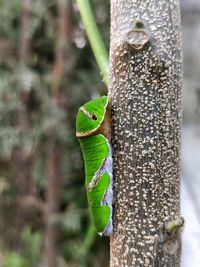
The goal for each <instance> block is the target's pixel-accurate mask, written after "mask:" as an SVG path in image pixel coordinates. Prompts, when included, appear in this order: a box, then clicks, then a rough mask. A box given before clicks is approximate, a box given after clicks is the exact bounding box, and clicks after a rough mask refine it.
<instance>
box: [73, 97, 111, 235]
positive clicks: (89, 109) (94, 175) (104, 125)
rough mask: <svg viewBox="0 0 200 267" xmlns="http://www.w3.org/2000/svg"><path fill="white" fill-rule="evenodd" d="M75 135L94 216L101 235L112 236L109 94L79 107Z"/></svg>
mask: <svg viewBox="0 0 200 267" xmlns="http://www.w3.org/2000/svg"><path fill="white" fill-rule="evenodd" d="M76 136H77V137H78V138H79V141H80V145H81V148H82V153H83V158H84V162H85V177H86V178H85V186H86V189H87V197H88V202H89V207H90V211H91V215H92V220H93V223H94V225H95V227H96V230H97V232H98V234H99V235H108V236H109V235H111V234H112V231H113V225H112V203H113V189H112V188H113V175H112V172H113V161H112V150H111V145H110V138H111V116H110V107H109V101H108V97H107V96H102V97H99V98H96V99H94V100H92V101H90V102H88V103H86V104H85V105H83V106H82V107H80V108H79V111H78V114H77V118H76Z"/></svg>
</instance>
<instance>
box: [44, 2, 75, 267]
mask: <svg viewBox="0 0 200 267" xmlns="http://www.w3.org/2000/svg"><path fill="white" fill-rule="evenodd" d="M57 9H58V17H57V44H56V50H55V64H54V67H53V79H52V97H53V102H54V104H55V105H57V106H58V107H59V108H61V109H62V108H63V104H64V101H65V100H66V99H65V96H64V95H63V93H62V91H61V82H62V79H64V75H66V62H67V60H66V54H67V55H69V49H70V36H71V30H72V25H71V15H70V11H71V1H66V0H59V1H58V3H57ZM50 143H52V145H51V147H50V148H49V151H48V178H49V180H48V187H47V197H46V212H45V222H46V230H45V240H44V253H43V254H44V262H45V266H46V267H56V266H58V262H57V255H58V253H57V250H58V235H59V231H58V228H57V227H56V224H55V217H56V215H57V213H58V211H59V200H60V192H61V186H62V175H61V169H62V155H63V153H64V149H63V144H61V142H60V141H59V140H57V138H56V137H55V139H53V140H52V141H50Z"/></svg>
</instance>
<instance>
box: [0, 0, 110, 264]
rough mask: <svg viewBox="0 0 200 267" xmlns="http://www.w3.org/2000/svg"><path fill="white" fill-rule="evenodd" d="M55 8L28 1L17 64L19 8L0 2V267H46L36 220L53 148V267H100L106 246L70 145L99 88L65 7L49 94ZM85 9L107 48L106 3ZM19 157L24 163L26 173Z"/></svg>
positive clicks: (77, 25)
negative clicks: (67, 31) (24, 47)
mask: <svg viewBox="0 0 200 267" xmlns="http://www.w3.org/2000/svg"><path fill="white" fill-rule="evenodd" d="M57 2H58V1H56V0H49V1H40V0H35V1H32V6H31V10H30V14H31V23H30V27H29V28H28V32H27V34H28V36H29V38H30V39H31V52H30V56H29V59H28V61H27V62H26V63H24V62H20V58H19V50H20V45H21V44H20V38H21V37H20V36H21V31H22V27H21V24H20V17H21V16H22V3H23V1H19V0H11V1H4V0H0V21H1V23H0V170H1V171H0V236H1V239H0V267H3V266H4V267H12V266H13V267H14V266H15V267H18V266H19V267H35V266H40V267H48V266H45V264H44V263H43V262H44V259H43V257H44V256H43V251H44V238H45V232H46V227H47V226H46V222H45V220H44V217H45V205H46V204H47V191H48V184H49V174H48V161H49V157H50V154H51V151H52V150H51V148H53V147H54V146H56V145H58V147H59V148H61V149H60V153H61V165H60V170H59V173H60V177H61V190H60V194H59V203H57V204H58V207H59V209H58V212H57V213H56V214H54V218H53V225H54V227H55V228H56V229H57V230H56V231H57V232H58V238H57V241H56V255H57V267H62V266H70V267H71V266H73V267H75V266H93V267H95V266H108V254H109V247H108V239H106V238H100V237H97V235H96V233H95V231H94V229H93V227H92V226H91V222H90V215H89V212H88V206H87V199H86V193H85V188H84V170H83V161H82V155H81V151H80V147H79V144H78V141H77V139H76V138H75V116H76V112H77V110H78V108H79V107H80V106H81V105H82V104H83V103H85V102H86V101H88V100H90V99H91V98H92V97H95V96H96V95H98V94H102V93H105V92H106V88H105V85H104V84H103V83H102V81H101V77H100V75H99V72H98V69H97V65H96V62H95V60H94V57H93V55H92V51H91V49H90V46H89V45H88V43H87V40H86V36H85V32H84V29H83V26H82V23H81V20H80V16H79V13H78V10H77V6H76V3H75V1H69V0H68V1H67V0H66V2H68V4H69V5H70V8H71V13H70V14H71V17H70V20H71V26H70V27H71V33H72V34H71V36H70V40H69V49H68V50H67V51H66V57H65V73H64V75H63V76H62V79H61V80H60V82H59V96H58V97H57V98H56V97H55V95H54V94H53V92H52V72H53V66H54V63H55V50H56V40H57V36H56V33H57V28H56V21H57V17H58V16H59V14H58V11H57ZM92 4H93V8H94V12H95V16H96V19H97V22H98V24H99V26H100V30H101V32H102V34H103V37H104V40H105V41H106V44H107V46H108V44H109V4H108V1H106V0H101V1H98V0H93V1H92ZM58 102H59V104H58ZM60 103H61V104H60ZM16 155H17V157H16ZM22 155H23V156H24V157H25V159H26V160H27V159H28V160H29V162H31V163H30V166H29V170H28V171H27V170H25V168H26V166H23V162H24V160H23V159H22V158H21V156H22ZM25 172H30V173H29V175H28V176H27V177H28V179H29V180H28V181H26V180H25V181H26V183H28V190H27V191H26V190H25V193H24V191H23V198H21V193H20V192H21V191H20V189H21V187H23V185H21V184H19V183H18V178H19V176H20V175H21V174H24V173H25ZM20 198H21V199H20ZM18 202H20V203H22V204H20V205H21V206H23V205H27V206H28V208H25V216H24V218H21V217H20V216H19V214H20V213H19V212H18V207H19V205H18ZM55 267H56V266H55Z"/></svg>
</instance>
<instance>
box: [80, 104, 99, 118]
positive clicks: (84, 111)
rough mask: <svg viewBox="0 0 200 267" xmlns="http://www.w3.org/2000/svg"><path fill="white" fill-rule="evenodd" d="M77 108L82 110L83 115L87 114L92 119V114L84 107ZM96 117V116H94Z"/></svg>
mask: <svg viewBox="0 0 200 267" xmlns="http://www.w3.org/2000/svg"><path fill="white" fill-rule="evenodd" d="M79 110H80V111H82V112H83V114H84V115H85V116H87V117H88V118H89V119H90V120H93V119H94V118H93V117H94V116H95V115H94V114H92V113H91V112H89V111H88V110H86V109H85V108H84V107H80V108H79ZM95 117H96V116H95Z"/></svg>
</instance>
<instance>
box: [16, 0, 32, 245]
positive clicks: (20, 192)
mask: <svg viewBox="0 0 200 267" xmlns="http://www.w3.org/2000/svg"><path fill="white" fill-rule="evenodd" d="M21 5H22V15H21V19H20V25H21V36H20V41H19V60H20V62H21V63H22V64H24V65H26V64H28V60H29V58H30V52H31V38H30V36H29V28H30V24H31V20H32V16H31V13H30V11H31V0H23V1H22V3H21ZM21 86H24V85H21ZM21 90H22V92H23V90H24V91H26V88H23V87H22V89H21ZM21 97H22V102H23V101H24V95H23V94H21ZM25 104H26V103H25ZM22 114H23V115H22ZM29 115H30V114H28V110H25V112H24V111H23V112H18V113H17V116H18V119H17V120H18V122H17V123H18V125H17V127H19V128H23V129H26V130H27V129H28V127H29V123H30V119H31V118H30V117H29ZM12 163H13V165H14V170H15V174H16V191H17V201H16V202H17V232H18V234H19V235H20V234H21V232H22V231H23V228H24V226H25V225H26V224H27V222H28V220H29V216H30V207H29V206H28V205H26V204H27V203H26V198H27V197H29V195H30V194H31V190H32V189H31V187H32V186H31V170H32V164H33V155H32V154H31V152H30V151H27V150H26V149H25V147H24V146H23V144H22V145H20V146H18V147H15V148H14V149H13V151H12ZM16 246H17V248H18V249H19V250H21V249H23V244H22V242H21V238H20V237H19V240H18V241H17V244H16Z"/></svg>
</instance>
